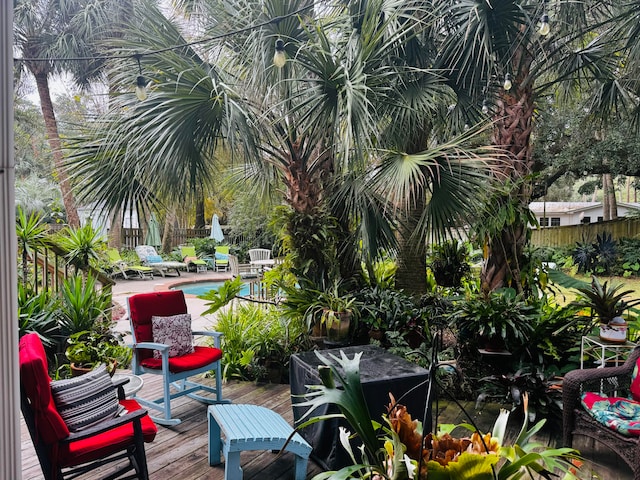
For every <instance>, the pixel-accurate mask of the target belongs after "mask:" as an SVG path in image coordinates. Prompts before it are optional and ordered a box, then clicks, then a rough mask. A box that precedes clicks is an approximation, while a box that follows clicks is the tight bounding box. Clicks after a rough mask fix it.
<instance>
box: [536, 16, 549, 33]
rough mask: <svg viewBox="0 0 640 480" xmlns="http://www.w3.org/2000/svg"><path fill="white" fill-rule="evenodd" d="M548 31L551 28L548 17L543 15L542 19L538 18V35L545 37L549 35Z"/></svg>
mask: <svg viewBox="0 0 640 480" xmlns="http://www.w3.org/2000/svg"><path fill="white" fill-rule="evenodd" d="M550 31H551V27H550V26H549V15H547V14H546V13H543V14H542V17H540V28H539V29H538V33H539V34H540V35H542V36H543V37H546V36H547V35H549V32H550Z"/></svg>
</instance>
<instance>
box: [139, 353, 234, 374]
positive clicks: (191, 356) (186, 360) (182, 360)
mask: <svg viewBox="0 0 640 480" xmlns="http://www.w3.org/2000/svg"><path fill="white" fill-rule="evenodd" d="M221 358H222V350H220V349H219V348H214V347H200V346H195V347H194V352H193V353H187V354H186V355H181V356H179V357H169V371H170V372H172V373H178V372H187V371H189V370H196V369H198V368H201V367H205V366H207V365H209V364H211V363H213V362H215V361H216V360H220V359H221ZM140 364H141V365H142V366H143V367H147V368H153V369H157V370H161V369H162V359H160V358H153V357H151V358H147V359H145V360H143V361H142V362H140Z"/></svg>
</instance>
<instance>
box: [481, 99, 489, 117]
mask: <svg viewBox="0 0 640 480" xmlns="http://www.w3.org/2000/svg"><path fill="white" fill-rule="evenodd" d="M482 113H484V114H485V115H486V114H487V113H489V105H487V100H482Z"/></svg>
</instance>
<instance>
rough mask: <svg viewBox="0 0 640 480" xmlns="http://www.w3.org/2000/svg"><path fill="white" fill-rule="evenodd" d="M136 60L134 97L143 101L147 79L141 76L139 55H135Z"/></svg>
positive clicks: (145, 97)
mask: <svg viewBox="0 0 640 480" xmlns="http://www.w3.org/2000/svg"><path fill="white" fill-rule="evenodd" d="M135 58H136V60H138V72H139V75H138V77H137V78H136V97H138V100H140V101H141V102H144V101H145V100H146V99H147V80H146V79H145V78H144V76H142V66H141V65H140V55H136V57H135Z"/></svg>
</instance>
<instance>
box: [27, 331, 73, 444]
mask: <svg viewBox="0 0 640 480" xmlns="http://www.w3.org/2000/svg"><path fill="white" fill-rule="evenodd" d="M19 348H20V377H21V382H20V383H21V385H22V388H24V390H25V393H26V395H27V397H28V398H30V399H31V402H32V403H31V408H32V409H33V414H34V417H35V422H36V425H38V434H39V435H40V437H41V438H42V441H43V442H45V443H48V444H52V443H56V442H58V441H60V440H62V439H64V438H67V437H68V436H69V429H68V428H67V424H66V423H64V420H63V419H62V417H61V416H60V414H59V413H58V410H56V405H55V402H54V401H53V395H52V393H51V389H50V388H40V386H41V385H48V384H49V382H50V381H51V379H50V378H49V373H48V365H47V355H46V353H45V351H44V347H43V346H42V342H41V341H40V337H38V335H37V334H35V333H34V334H28V335H24V336H23V337H22V338H20V347H19Z"/></svg>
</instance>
